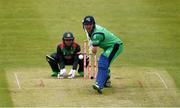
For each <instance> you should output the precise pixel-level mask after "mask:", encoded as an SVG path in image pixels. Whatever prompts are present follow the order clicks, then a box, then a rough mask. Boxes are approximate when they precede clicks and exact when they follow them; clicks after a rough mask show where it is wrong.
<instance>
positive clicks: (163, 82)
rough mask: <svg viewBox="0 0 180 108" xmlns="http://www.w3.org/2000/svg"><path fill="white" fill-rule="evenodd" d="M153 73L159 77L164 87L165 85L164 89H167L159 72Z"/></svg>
mask: <svg viewBox="0 0 180 108" xmlns="http://www.w3.org/2000/svg"><path fill="white" fill-rule="evenodd" d="M155 74H156V75H157V76H158V77H159V79H160V80H161V81H162V83H163V85H164V87H165V88H166V89H168V86H167V84H166V83H165V81H164V80H163V78H162V77H161V75H160V74H159V73H157V72H155Z"/></svg>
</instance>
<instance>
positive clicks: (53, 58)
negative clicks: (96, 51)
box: [46, 32, 88, 79]
mask: <svg viewBox="0 0 180 108" xmlns="http://www.w3.org/2000/svg"><path fill="white" fill-rule="evenodd" d="M80 50H81V49H80V45H78V44H77V43H76V42H74V36H73V33H71V32H65V33H64V34H63V38H62V43H60V44H59V45H58V46H57V52H56V53H53V54H51V55H47V56H46V60H47V62H48V63H49V65H50V67H51V69H52V74H51V76H55V77H57V78H60V79H62V78H64V77H65V76H67V75H66V69H65V65H72V69H71V70H70V72H69V74H68V78H74V77H75V73H76V70H77V67H78V64H79V69H78V73H79V74H80V76H83V75H84V72H83V67H84V65H83V55H81V53H80ZM86 61H87V64H88V58H87V59H86Z"/></svg>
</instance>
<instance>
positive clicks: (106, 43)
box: [83, 16, 123, 94]
mask: <svg viewBox="0 0 180 108" xmlns="http://www.w3.org/2000/svg"><path fill="white" fill-rule="evenodd" d="M83 28H84V30H85V32H87V33H88V36H89V38H90V40H91V42H92V43H91V44H92V45H93V48H92V52H93V53H96V52H97V47H100V48H102V49H103V50H104V52H103V53H102V54H101V56H100V58H99V62H98V74H97V77H96V84H94V85H93V88H94V89H95V90H97V92H98V93H100V94H102V89H103V88H104V87H110V86H111V85H110V84H111V82H110V69H109V67H110V64H111V63H112V62H113V61H114V60H115V59H116V58H117V57H118V56H119V55H120V54H121V52H122V51H123V43H122V41H121V40H120V39H119V38H118V37H117V36H115V35H114V34H112V33H111V32H109V31H108V30H106V29H105V28H103V27H101V26H99V25H96V23H95V20H94V17H93V16H86V17H85V18H84V20H83Z"/></svg>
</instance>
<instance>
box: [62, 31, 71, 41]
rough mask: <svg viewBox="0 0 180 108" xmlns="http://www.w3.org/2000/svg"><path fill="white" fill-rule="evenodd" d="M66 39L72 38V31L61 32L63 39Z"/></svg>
mask: <svg viewBox="0 0 180 108" xmlns="http://www.w3.org/2000/svg"><path fill="white" fill-rule="evenodd" d="M66 39H72V40H74V36H73V33H72V32H65V33H64V34H63V41H64V40H66Z"/></svg>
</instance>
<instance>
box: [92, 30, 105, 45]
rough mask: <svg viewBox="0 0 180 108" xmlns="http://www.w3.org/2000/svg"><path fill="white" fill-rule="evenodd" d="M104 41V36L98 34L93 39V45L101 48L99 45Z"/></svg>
mask: <svg viewBox="0 0 180 108" xmlns="http://www.w3.org/2000/svg"><path fill="white" fill-rule="evenodd" d="M103 40H104V34H102V33H96V34H94V35H93V37H92V45H93V46H99V43H100V42H101V41H103Z"/></svg>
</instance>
